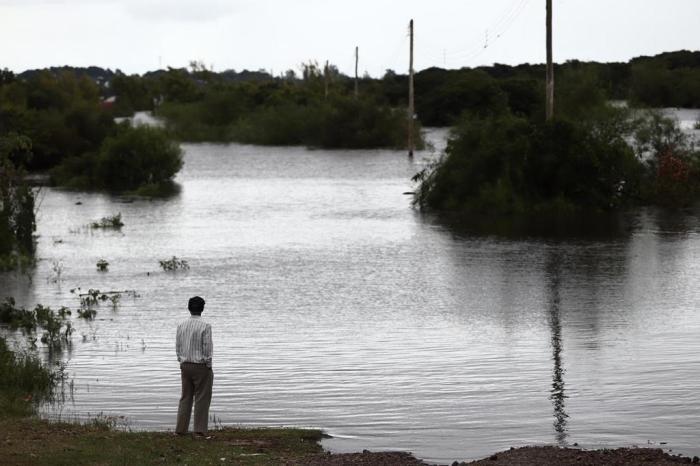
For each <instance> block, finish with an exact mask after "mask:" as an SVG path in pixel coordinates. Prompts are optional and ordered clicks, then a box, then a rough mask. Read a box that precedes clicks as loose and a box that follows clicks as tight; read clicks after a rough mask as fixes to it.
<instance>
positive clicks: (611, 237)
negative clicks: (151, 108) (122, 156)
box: [0, 134, 700, 462]
mask: <svg viewBox="0 0 700 466" xmlns="http://www.w3.org/2000/svg"><path fill="white" fill-rule="evenodd" d="M441 136H442V135H441V134H433V137H435V138H437V139H439V138H440V137H441ZM185 150H186V156H185V160H186V165H185V168H184V170H183V171H182V172H181V174H180V175H179V177H178V182H179V183H180V184H181V185H182V191H181V193H180V194H179V195H178V196H176V197H174V198H171V199H167V200H156V201H148V200H135V201H133V202H130V201H129V200H126V199H120V198H114V197H110V196H107V195H101V194H85V193H76V192H66V191H61V190H56V189H46V190H45V191H44V194H43V195H44V198H43V201H42V204H41V209H40V214H39V221H38V233H39V235H40V239H39V246H38V255H39V257H40V258H41V260H40V262H39V264H38V266H37V269H36V271H35V273H34V274H33V276H32V279H31V281H30V280H28V279H27V278H26V277H21V276H16V275H7V274H6V275H0V287H1V289H2V293H0V294H2V295H13V296H15V297H16V298H17V299H18V301H19V302H20V303H21V304H24V305H33V304H34V303H43V304H45V305H50V306H52V307H58V306H60V305H66V306H69V307H71V308H73V309H75V308H76V307H77V304H78V299H77V298H76V296H75V295H74V294H71V292H70V290H71V289H72V288H75V287H81V288H82V289H83V290H87V289H88V288H99V289H100V290H103V291H104V290H123V289H133V290H136V291H137V292H138V293H139V294H140V297H138V298H129V297H125V298H123V299H122V301H121V303H120V304H119V306H118V307H117V308H116V310H113V309H112V308H111V306H110V305H109V304H103V305H101V307H100V308H99V309H98V314H97V318H96V320H95V321H94V322H90V323H87V322H83V321H77V319H76V323H75V325H76V327H77V331H76V334H75V336H74V344H73V346H72V348H71V350H70V351H69V352H66V353H65V354H64V357H65V358H66V359H67V361H68V363H67V370H68V372H69V374H71V375H72V376H73V377H74V379H75V391H74V399H73V401H72V402H70V401H69V402H67V403H66V404H64V405H63V406H60V407H57V406H54V407H52V408H49V409H47V413H49V414H51V415H59V414H60V415H61V416H63V417H74V416H77V417H83V416H86V415H88V413H90V414H91V415H95V414H97V413H100V412H104V413H107V414H112V415H117V416H119V415H123V416H126V417H128V419H129V422H130V425H131V426H132V428H136V429H141V428H144V429H145V428H149V429H153V428H156V429H172V428H173V425H174V422H175V412H176V406H177V400H178V397H179V370H178V365H177V362H176V360H175V355H174V337H175V327H176V325H177V322H178V321H179V320H180V319H182V318H184V317H186V315H187V311H186V308H185V306H186V302H187V298H188V297H190V296H192V295H195V294H200V295H202V296H204V297H205V299H206V300H207V307H206V310H205V317H206V318H207V319H208V320H209V321H210V322H211V323H212V325H213V328H214V345H215V357H214V365H215V367H214V370H215V388H214V399H213V403H212V414H214V415H215V416H216V417H217V418H218V419H220V421H221V422H223V423H224V424H244V425H265V426H277V425H285V426H309V427H319V428H323V429H325V430H326V431H327V432H328V433H329V434H331V435H333V436H334V438H333V439H330V440H328V441H326V442H324V443H325V445H326V446H327V447H328V448H330V449H332V450H334V451H358V450H362V449H364V448H367V449H371V450H380V449H391V450H394V449H398V450H410V451H412V452H414V453H415V454H416V455H417V456H418V457H422V458H426V459H429V460H433V461H441V462H451V461H453V460H455V459H467V458H477V457H481V456H484V455H487V454H490V453H493V452H495V451H498V450H502V449H507V448H508V447H511V446H515V447H517V446H522V445H527V444H561V445H566V444H573V443H574V442H577V443H578V444H579V445H581V446H583V447H603V446H629V445H640V446H648V445H652V446H659V445H661V442H667V444H665V445H662V446H664V447H666V448H671V449H673V451H674V452H680V453H686V454H700V448H699V447H698V445H699V444H700V442H699V440H700V439H699V437H700V358H699V357H698V354H699V353H700V312H699V308H700V289H699V288H698V283H700V234H699V233H700V224H699V222H698V217H697V216H696V215H695V214H694V213H693V212H684V213H678V214H675V215H669V214H662V213H659V212H655V211H652V210H646V211H641V212H638V213H635V214H633V215H629V216H627V217H625V219H624V221H622V222H620V227H619V228H615V229H614V231H612V232H611V233H610V234H607V233H606V234H595V235H592V236H587V235H586V234H576V235H573V236H571V237H568V239H567V237H561V236H558V237H552V238H548V237H546V236H524V237H523V236H500V235H484V234H474V233H470V232H469V228H467V229H464V230H463V229H453V228H451V227H448V226H446V225H445V224H443V223H440V222H438V221H437V220H435V219H432V218H429V217H423V216H421V215H420V214H419V213H417V212H416V211H414V210H412V209H411V207H410V203H409V198H408V196H405V195H403V194H402V193H403V192H405V191H408V190H410V189H412V186H411V183H410V181H409V178H410V177H411V176H412V175H413V174H414V173H415V172H416V171H417V170H418V169H419V168H420V165H421V163H422V162H421V158H422V157H421V156H419V157H417V158H416V159H415V161H413V162H412V161H409V160H408V159H407V157H405V155H404V154H403V153H402V152H394V151H323V150H306V149H302V148H270V147H254V146H244V145H236V144H231V145H211V144H197V145H186V146H185ZM76 202H81V203H82V204H80V205H76ZM118 212H121V214H122V216H123V221H124V223H125V226H124V228H123V229H122V231H121V232H110V231H91V230H89V229H87V228H84V226H85V225H86V224H87V223H88V222H90V221H92V220H96V219H99V218H100V217H102V216H106V215H112V214H116V213H118ZM598 233H600V232H598ZM173 255H175V256H178V257H180V258H184V259H186V260H188V261H189V264H190V266H191V269H190V270H189V271H186V272H177V273H166V272H163V271H161V270H160V268H159V265H158V260H160V259H165V258H168V257H171V256H173ZM100 258H104V259H107V260H108V261H109V262H110V268H109V272H107V273H99V272H97V270H96V267H95V263H96V262H97V260H98V259H100ZM56 267H58V268H62V272H61V275H60V280H56V279H57V278H58V277H57V274H56V272H55V271H54V270H53V269H54V268H56Z"/></svg>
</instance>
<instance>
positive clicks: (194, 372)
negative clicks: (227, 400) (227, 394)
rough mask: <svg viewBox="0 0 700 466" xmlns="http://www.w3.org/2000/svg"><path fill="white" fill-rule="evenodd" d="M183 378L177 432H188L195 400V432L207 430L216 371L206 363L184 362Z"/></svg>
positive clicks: (181, 373)
mask: <svg viewBox="0 0 700 466" xmlns="http://www.w3.org/2000/svg"><path fill="white" fill-rule="evenodd" d="M180 377H181V379H182V396H181V397H180V405H179V406H178V409H177V426H176V427H175V432H177V433H178V434H184V433H187V428H188V427H189V425H190V415H191V414H192V402H193V401H194V429H193V430H194V432H195V433H201V434H204V433H206V432H207V424H208V422H209V404H210V403H211V388H212V385H213V384H214V372H213V371H212V370H211V368H210V367H207V365H206V364H195V363H191V362H183V363H182V364H180Z"/></svg>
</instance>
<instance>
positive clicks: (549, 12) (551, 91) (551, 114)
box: [546, 0, 554, 121]
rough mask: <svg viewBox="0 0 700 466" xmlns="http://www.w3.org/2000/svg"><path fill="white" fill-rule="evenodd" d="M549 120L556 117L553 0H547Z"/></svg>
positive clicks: (547, 112) (547, 113)
mask: <svg viewBox="0 0 700 466" xmlns="http://www.w3.org/2000/svg"><path fill="white" fill-rule="evenodd" d="M546 92H547V111H546V115H547V121H549V120H551V119H552V118H554V63H553V62H552V0H547V90H546Z"/></svg>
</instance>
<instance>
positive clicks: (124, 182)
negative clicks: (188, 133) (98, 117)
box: [52, 123, 182, 192]
mask: <svg viewBox="0 0 700 466" xmlns="http://www.w3.org/2000/svg"><path fill="white" fill-rule="evenodd" d="M181 167H182V151H181V149H180V148H179V147H178V145H177V144H176V143H174V142H173V141H171V140H170V139H169V138H168V136H167V134H166V132H165V130H162V129H159V128H153V127H147V126H136V127H132V126H131V125H129V124H128V123H123V124H121V125H119V128H118V131H117V133H116V135H114V136H110V137H108V138H106V139H105V141H104V142H103V144H102V146H101V147H100V150H99V152H98V153H97V154H96V155H89V154H88V155H84V156H81V157H76V158H72V159H68V160H66V162H64V163H63V164H61V165H60V166H59V167H57V168H56V169H55V170H53V171H52V177H53V179H54V181H55V182H57V183H58V184H62V185H67V186H69V187H74V188H83V189H106V190H109V191H114V192H123V191H130V190H136V189H138V188H139V187H142V186H145V185H159V184H162V183H169V182H171V181H172V178H173V177H174V176H175V175H176V174H177V172H178V171H179V170H180V168H181Z"/></svg>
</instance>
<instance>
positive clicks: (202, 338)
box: [175, 316, 214, 367]
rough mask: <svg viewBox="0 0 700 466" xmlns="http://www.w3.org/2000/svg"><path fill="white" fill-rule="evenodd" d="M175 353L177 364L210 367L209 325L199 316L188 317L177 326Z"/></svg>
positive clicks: (210, 342) (211, 349)
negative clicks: (196, 364)
mask: <svg viewBox="0 0 700 466" xmlns="http://www.w3.org/2000/svg"><path fill="white" fill-rule="evenodd" d="M175 351H176V352H177V360H178V361H179V362H195V363H198V364H206V365H207V366H208V367H211V358H212V354H213V352H214V345H213V344H212V341H211V325H209V324H208V323H206V322H204V321H203V320H202V318H201V317H200V316H190V318H189V319H187V320H183V321H182V322H181V323H180V325H178V326H177V337H176V339H175Z"/></svg>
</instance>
